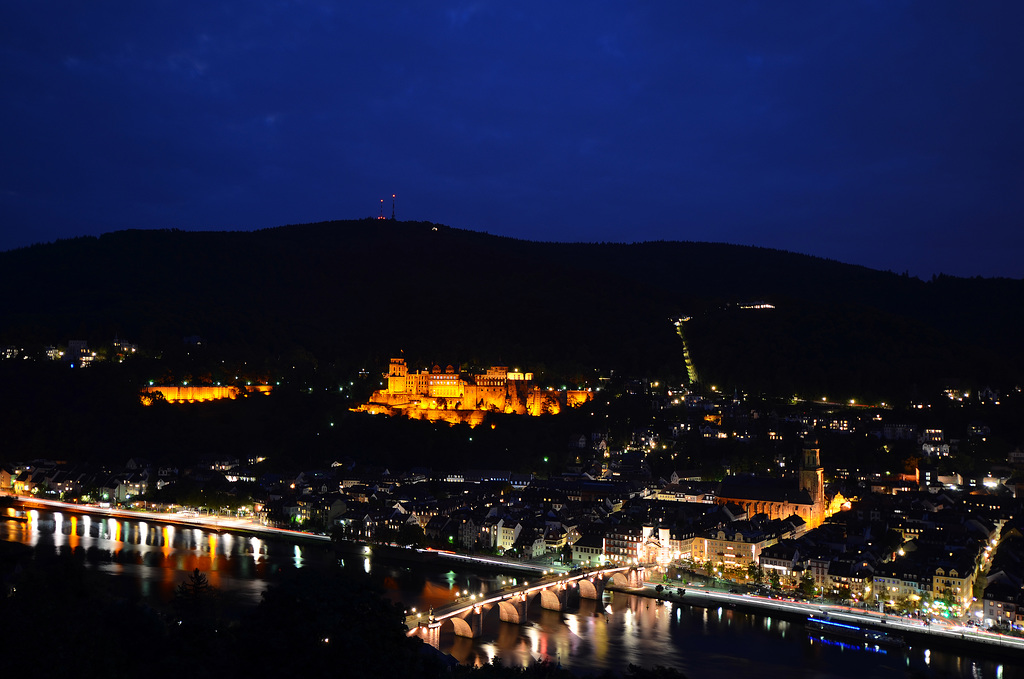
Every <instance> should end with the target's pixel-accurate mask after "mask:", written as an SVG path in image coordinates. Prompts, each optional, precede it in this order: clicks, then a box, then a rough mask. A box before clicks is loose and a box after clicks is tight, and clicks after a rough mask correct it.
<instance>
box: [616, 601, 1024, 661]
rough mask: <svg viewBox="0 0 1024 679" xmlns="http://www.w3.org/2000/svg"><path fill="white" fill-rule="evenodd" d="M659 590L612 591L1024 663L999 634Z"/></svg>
mask: <svg viewBox="0 0 1024 679" xmlns="http://www.w3.org/2000/svg"><path fill="white" fill-rule="evenodd" d="M655 586H656V585H654V584H651V583H649V584H647V585H645V586H644V587H629V588H626V587H617V588H612V587H609V588H608V589H610V590H612V591H619V592H622V593H624V594H633V595H636V596H640V597H645V598H648V599H655V600H658V601H661V602H665V603H673V604H677V605H688V606H698V607H702V608H729V609H734V610H737V611H742V612H745V613H754V614H758V615H766V614H770V615H772V616H777V617H780V618H782V619H785V620H790V621H794V622H800V623H803V622H805V621H806V620H807V618H808V617H811V616H821V615H825V616H827V617H829V618H830V619H833V620H837V621H841V622H846V623H851V624H856V625H859V626H862V627H867V628H870V629H875V630H879V631H884V632H887V633H889V634H898V635H902V636H903V637H904V639H905V640H906V641H907V643H908V644H909V645H917V644H920V645H922V646H930V647H935V646H938V645H941V646H942V647H943V649H944V650H950V651H953V652H956V653H963V654H977V653H979V652H982V653H984V654H985V655H987V656H990V657H994V658H1000V659H1011V658H1012V659H1014V660H1016V661H1018V662H1019V661H1021V660H1024V639H1020V638H1018V637H1011V636H1007V635H1005V634H997V633H995V632H988V631H984V630H978V629H975V628H971V627H966V626H960V625H940V624H934V625H926V624H925V623H923V622H921V621H916V620H910V619H907V618H900V617H895V616H889V615H882V614H878V613H874V612H871V611H862V610H858V609H853V608H849V607H847V606H836V605H829V604H815V603H803V602H797V601H784V600H779V599H770V598H767V597H760V596H755V595H751V594H734V593H727V592H718V591H714V590H709V589H704V588H695V587H685V588H683V589H684V593H683V594H679V588H677V587H673V588H671V589H674V590H675V591H674V592H673V591H670V588H666V589H665V590H663V591H662V592H658V591H656V590H655Z"/></svg>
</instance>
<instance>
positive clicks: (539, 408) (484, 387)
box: [356, 358, 593, 427]
mask: <svg viewBox="0 0 1024 679" xmlns="http://www.w3.org/2000/svg"><path fill="white" fill-rule="evenodd" d="M384 377H386V378H387V381H388V382H387V388H386V389H381V390H379V391H375V392H373V396H372V397H371V398H370V402H369V403H367V404H366V405H362V406H360V407H359V408H356V410H358V411H362V412H369V413H375V414H379V413H383V414H388V415H405V416H406V417H410V418H414V419H426V420H444V421H445V422H449V423H451V424H455V423H457V422H465V423H467V424H469V425H471V426H474V427H475V426H476V425H478V424H480V423H481V422H483V419H484V415H485V414H486V413H488V412H496V413H510V414H516V415H543V414H557V413H559V412H561V410H562V409H563V408H575V407H577V406H579V405H582V404H583V403H586V402H587V401H589V400H591V399H592V398H593V393H592V392H591V391H589V390H565V391H557V390H554V389H541V388H540V387H538V386H536V385H534V384H533V373H521V372H517V371H509V369H508V368H507V367H505V366H493V367H491V368H488V369H487V372H485V373H482V374H478V375H471V376H468V377H469V379H463V377H462V375H461V374H460V373H459V371H458V370H456V369H455V368H454V367H452V366H450V365H449V366H448V367H446V368H443V369H442V368H441V366H439V365H435V366H434V367H433V368H431V369H430V370H429V371H428V370H421V371H419V372H409V367H408V366H407V365H406V363H405V359H404V358H393V359H391V366H390V368H389V370H388V372H387V374H386V375H384Z"/></svg>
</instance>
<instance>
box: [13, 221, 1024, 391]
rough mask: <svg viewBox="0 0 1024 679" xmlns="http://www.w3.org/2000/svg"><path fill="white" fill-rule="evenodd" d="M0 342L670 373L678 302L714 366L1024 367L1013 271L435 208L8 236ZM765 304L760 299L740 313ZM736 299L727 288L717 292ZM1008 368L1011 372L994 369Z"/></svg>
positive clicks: (742, 382) (343, 365) (927, 370)
mask: <svg viewBox="0 0 1024 679" xmlns="http://www.w3.org/2000/svg"><path fill="white" fill-rule="evenodd" d="M0 284H2V285H3V289H4V290H6V291H7V294H5V295H4V298H3V300H0V319H2V320H0V343H12V344H16V345H34V346H41V345H43V344H49V343H61V342H66V341H67V340H68V339H86V340H89V341H90V342H94V343H96V342H109V341H110V340H111V339H112V338H113V337H114V336H115V335H116V336H119V337H121V338H123V339H127V340H128V341H132V342H136V343H138V344H139V345H140V346H141V347H142V348H144V349H145V350H147V351H150V352H166V353H167V354H168V355H170V354H173V353H174V352H179V351H180V349H181V342H182V338H183V337H185V336H190V335H199V336H201V337H203V338H204V339H205V340H206V341H207V342H208V344H209V345H210V346H212V347H216V348H218V349H220V350H221V353H223V354H224V355H230V356H232V357H233V358H235V359H238V360H251V361H254V362H258V361H265V360H267V359H268V357H269V358H270V359H272V360H275V361H278V362H280V363H281V364H284V363H287V362H289V360H293V362H295V363H305V364H309V365H312V366H314V367H318V368H323V367H324V366H334V367H336V368H337V369H338V370H340V371H341V372H346V373H347V372H350V371H353V370H356V369H359V368H363V369H367V370H369V371H371V372H374V373H378V374H379V372H380V371H381V370H383V368H384V366H386V363H387V359H388V358H389V357H390V356H392V355H396V354H397V353H398V352H399V351H402V350H404V351H405V355H406V357H407V358H409V360H410V361H411V362H412V363H413V364H414V365H425V364H428V363H435V362H436V363H441V364H442V365H445V364H447V363H452V364H458V365H462V366H464V367H467V366H487V365H491V364H495V363H508V364H512V365H515V366H518V367H521V368H523V369H526V370H533V371H534V372H535V373H537V374H538V377H541V378H544V379H550V380H552V381H561V380H572V379H573V378H585V377H587V376H592V375H593V374H594V370H595V369H597V370H599V371H604V372H608V371H611V370H617V371H619V372H625V373H629V374H634V375H637V376H652V375H657V376H663V377H666V378H670V377H682V375H683V368H682V361H681V348H680V346H679V340H678V338H677V337H676V335H675V332H674V328H673V326H672V324H671V323H670V321H669V319H670V318H675V317H678V316H681V315H686V316H692V317H693V321H691V322H690V323H689V324H687V328H686V330H687V332H688V334H689V335H690V338H691V341H692V344H693V346H692V354H693V356H694V359H695V361H696V362H697V364H698V367H699V369H700V371H701V373H702V376H704V377H705V378H706V379H707V380H708V381H709V382H714V383H719V384H723V385H724V386H730V385H738V386H740V387H741V388H748V389H757V390H764V391H768V392H772V393H784V392H794V393H800V392H822V393H830V392H831V393H838V392H844V393H860V394H861V395H862V396H863V397H865V398H869V397H874V396H878V397H881V398H888V399H890V400H895V399H897V398H899V397H902V396H907V395H910V394H912V393H913V391H914V390H915V389H922V390H926V389H931V388H934V387H935V386H937V385H939V384H941V383H944V382H947V381H949V380H961V381H967V382H974V383H979V382H980V383H988V382H998V383H999V384H1001V385H1003V386H1004V387H1005V386H1012V385H1013V384H1016V383H1017V382H1019V381H1020V379H1021V376H1022V375H1024V359H1022V357H1021V355H1020V353H1019V352H1018V351H1016V347H1015V341H1016V338H1018V337H1019V336H1020V335H1021V331H1022V330H1024V314H1021V313H1020V312H1021V311H1022V308H1021V307H1022V303H1021V302H1022V299H1024V294H1022V293H1024V281H1019V280H1008V279H961V278H953V277H947V276H939V277H936V278H935V279H933V280H931V281H921V280H918V279H916V278H911V277H908V276H905V275H897V274H894V273H891V272H880V271H875V270H871V269H867V268H864V267H859V266H852V265H847V264H841V263H837V262H834V261H829V260H825V259H820V258H814V257H809V256H804V255H797V254H793V253H787V252H782V251H777V250H769V249H761V248H753V247H743V246H734V245H724V244H709V243H674V242H658V243H638V244H631V245H626V244H607V243H602V244H578V243H577V244H559V243H537V242H529V241H519V240H515V239H509V238H499V237H494V236H490V235H487V234H481V233H475V232H470V231H463V230H458V229H451V228H448V227H444V226H438V225H433V224H428V223H412V222H391V221H386V222H380V221H378V220H361V221H339V222H327V223H321V224H310V225H302V226H289V227H281V228H277V229H267V230H263V231H257V232H180V231H122V232H116V233H111V234H107V235H104V236H102V237H99V238H92V237H88V238H78V239H72V240H65V241H59V242H57V243H53V244H48V245H39V246H33V247H30V248H23V249H20V250H14V251H10V252H6V253H0ZM753 301H767V302H769V303H771V304H774V305H775V307H776V308H775V309H774V310H773V311H752V310H740V309H738V308H737V307H736V306H735V305H736V304H737V303H743V302H753ZM730 305H731V306H730ZM1007 383H1009V384H1007Z"/></svg>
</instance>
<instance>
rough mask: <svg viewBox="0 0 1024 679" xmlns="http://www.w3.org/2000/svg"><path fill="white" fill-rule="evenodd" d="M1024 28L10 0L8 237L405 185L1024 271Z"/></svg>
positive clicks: (440, 199) (771, 13)
mask: <svg viewBox="0 0 1024 679" xmlns="http://www.w3.org/2000/svg"><path fill="white" fill-rule="evenodd" d="M1022 36H1024V2H1020V1H1019V0H1011V1H1008V2H1003V3H1000V2H963V1H962V0H928V1H922V2H904V1H901V0H877V1H871V2H867V1H865V2H822V1H819V0H808V1H807V2H784V1H773V2H767V1H766V2H729V1H721V2H719V1H715V2H682V1H679V0H672V1H669V2H658V3H631V2H627V3H619V2H614V3H612V2H598V1H594V0H588V1H587V2H551V1H550V0H544V1H543V2H533V1H524V0H515V1H512V0H504V1H495V2H486V1H481V2H464V3H459V2H454V3H443V2H417V1H414V0H407V1H406V2H387V1H383V0H371V1H367V2H363V1H361V0H350V1H346V2H334V3H332V2H260V1H258V0H240V1H239V2H215V1H214V0H206V1H203V2H191V1H187V0H174V1H173V2H166V1H163V0H144V1H143V0H131V1H127V2H106V1H103V0H96V1H90V2H57V1H52V0H5V1H4V2H2V3H0V50H2V52H0V55H2V56H0V92H2V99H0V122H2V134H3V142H2V145H0V154H2V156H0V157H2V159H3V162H2V163H0V250H4V249H10V248H14V247H20V246H24V245H28V244H31V243H36V242H47V241H52V240H54V239H56V238H64V237H72V236H77V235H85V234H99V233H104V232H107V231H114V230H119V229H126V228H180V229H204V230H206V229H213V230H224V229H253V228H263V227H270V226H279V225H284V224H295V223H304V222H314V221H322V220H331V219H353V218H361V217H368V216H377V214H378V212H379V209H380V208H379V206H380V202H379V201H380V199H381V198H386V208H385V213H386V214H388V215H390V213H391V194H392V193H395V194H397V195H398V198H397V216H398V218H399V219H410V220H413V219H414V220H425V221H432V222H437V223H442V224H448V225H450V226H454V227H459V228H465V229H473V230H478V231H486V232H488V233H493V234H501V235H509V236H516V237H520V238H528V239H533V240H559V241H616V242H634V241H642V240H658V239H665V240H698V241H719V242H728V243H740V244H750V245H760V246H766V247H774V248H782V249H786V250H792V251H796V252H803V253H808V254H815V255H820V256H825V257H831V258H834V259H838V260H841V261H845V262H851V263H856V264H864V265H867V266H871V267H874V268H879V269H891V270H893V271H897V272H901V273H902V272H903V271H909V272H910V273H911V274H913V275H918V276H921V277H930V276H931V275H932V274H935V273H940V272H941V273H947V274H955V275H961V276H974V275H982V276H1010V277H1014V278H1020V277H1024V228H1022V227H1024V37H1022ZM684 265H685V263H681V266H684Z"/></svg>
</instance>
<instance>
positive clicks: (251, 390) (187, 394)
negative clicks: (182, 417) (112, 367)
mask: <svg viewBox="0 0 1024 679" xmlns="http://www.w3.org/2000/svg"><path fill="white" fill-rule="evenodd" d="M272 388H273V387H271V386H270V385H267V384H259V385H249V386H246V387H194V386H179V387H173V386H172V387H165V386H151V387H143V388H142V390H141V393H140V394H139V399H140V400H141V401H142V405H147V406H148V405H152V403H153V401H155V400H156V399H157V398H159V396H157V394H160V395H161V396H162V397H163V399H164V400H165V401H167V402H168V403H203V402H205V401H217V400H220V399H223V398H238V397H239V396H240V395H247V394H269V393H270V391H271V389H272Z"/></svg>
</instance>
